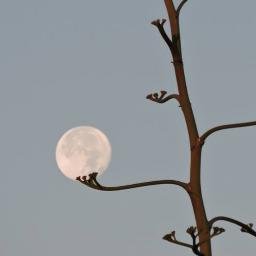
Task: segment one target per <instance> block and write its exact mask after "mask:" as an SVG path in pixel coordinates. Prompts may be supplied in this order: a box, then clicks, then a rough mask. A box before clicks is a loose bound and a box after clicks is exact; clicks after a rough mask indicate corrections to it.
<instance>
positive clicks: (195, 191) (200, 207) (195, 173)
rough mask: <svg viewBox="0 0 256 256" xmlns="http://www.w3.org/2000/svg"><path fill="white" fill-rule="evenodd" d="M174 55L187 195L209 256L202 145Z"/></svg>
mask: <svg viewBox="0 0 256 256" xmlns="http://www.w3.org/2000/svg"><path fill="white" fill-rule="evenodd" d="M176 54H177V56H176V55H175V56H173V59H174V61H173V62H174V68H175V74H176V79H177V85H178V90H179V95H180V104H181V108H182V111H183V114H184V118H185V121H186V126H187V131H188V135H189V141H190V149H191V150H190V152H191V159H190V182H189V195H190V200H191V203H192V207H193V211H194V215H195V220H196V226H197V230H198V232H199V243H201V242H203V241H204V243H202V244H201V245H200V252H201V253H202V254H203V255H204V256H211V255H212V253H211V241H210V240H209V237H210V228H209V224H208V220H207V216H206V212H205V208H204V202H203V197H202V191H201V153H202V144H201V143H200V140H199V135H198V130H197V125H196V121H195V117H194V113H193V110H192V107H191V104H190V100H189V95H188V92H187V86H186V79H185V73H184V67H183V63H182V59H180V60H179V61H178V57H181V56H179V55H178V54H179V53H178V52H177V53H176ZM176 58H177V59H176Z"/></svg>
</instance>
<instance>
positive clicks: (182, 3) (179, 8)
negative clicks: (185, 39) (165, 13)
mask: <svg viewBox="0 0 256 256" xmlns="http://www.w3.org/2000/svg"><path fill="white" fill-rule="evenodd" d="M187 1H188V0H183V1H182V2H181V3H180V4H179V6H178V8H177V16H179V15H180V11H181V9H182V7H183V6H184V4H185V3H186V2H187Z"/></svg>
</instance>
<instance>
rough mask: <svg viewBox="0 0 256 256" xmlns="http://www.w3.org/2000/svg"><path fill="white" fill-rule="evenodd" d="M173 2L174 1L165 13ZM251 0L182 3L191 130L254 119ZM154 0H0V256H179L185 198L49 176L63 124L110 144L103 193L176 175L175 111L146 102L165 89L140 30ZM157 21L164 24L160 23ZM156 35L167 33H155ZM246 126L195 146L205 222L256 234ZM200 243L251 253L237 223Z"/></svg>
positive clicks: (179, 138)
mask: <svg viewBox="0 0 256 256" xmlns="http://www.w3.org/2000/svg"><path fill="white" fill-rule="evenodd" d="M177 2H179V1H176V3H177ZM255 10H256V2H255V0H247V1H241V0H240V1H238V0H226V1H222V0H215V1H210V0H204V1H203V0H197V1H196V0H189V1H188V3H187V4H186V6H185V7H184V9H183V10H182V13H181V35H182V49H183V58H184V66H185V71H186V76H187V85H188V91H189V94H190V99H191V103H192V107H193V110H194V112H195V117H196V121H197V124H198V129H199V131H200V134H202V133H203V132H205V131H206V130H208V129H209V128H211V127H213V126H216V125H221V124H226V123H227V124H228V123H234V122H246V121H255V120H256V101H255V95H256V77H255V74H256V50H255V45H256V30H255V27H256V26H255V25H256V16H255ZM157 18H167V14H166V10H165V7H164V1H163V0H140V1H138V0H130V1H123V0H107V1H106V0H105V1H95V0H85V1H82V0H73V1H70V0H44V1H41V0H23V1H18V0H1V3H0V32H1V47H0V56H1V58H0V70H1V76H0V85H1V95H0V116H1V133H0V141H1V147H0V155H1V181H0V202H1V208H0V209H1V214H0V215H1V218H0V230H1V231H0V255H2V256H45V255H50V256H53V255H54V256H60V255H61V256H70V255H74V256H80V255H90V256H101V255H106V256H109V255H114V256H115V255H122V256H130V255H134V256H137V255H138V256H155V255H158V256H165V255H172V256H187V255H193V253H192V252H191V251H190V250H189V249H187V248H185V247H179V246H177V245H174V244H171V243H168V242H166V241H164V240H163V239H162V237H163V236H164V235H165V234H167V233H170V231H172V230H176V236H177V238H178V239H179V240H182V241H185V242H188V243H190V242H191V239H190V237H189V235H188V234H187V233H186V229H187V228H188V227H189V226H192V225H195V220H194V216H193V212H192V207H191V204H190V201H189V198H188V196H187V195H186V194H185V193H184V191H182V190H181V189H180V188H177V187H174V186H171V185H170V186H169V185H162V186H154V187H147V188H142V189H134V190H127V191H120V192H101V191H95V190H91V189H89V188H88V187H86V186H83V185H82V184H80V183H79V182H75V181H72V180H70V179H67V178H66V177H65V176H64V175H62V174H61V172H60V171H59V170H58V167H57V164H56V161H55V148H56V144H57V142H58V140H59V138H60V137H61V136H62V134H63V133H64V132H66V131H67V130H69V129H70V128H72V127H76V126H81V125H90V126H94V127H97V128H98V129H100V130H102V131H103V132H104V133H105V134H106V135H107V137H108V138H109V141H110V143H111V145H112V159H111V163H110V165H109V168H108V169H107V170H106V172H105V173H104V175H102V176H101V177H100V179H99V180H100V182H102V183H103V184H105V185H124V184H129V183H136V182H143V181H150V180H159V179H178V180H181V181H187V179H188V175H189V144H188V142H189V141H188V136H187V131H186V127H185V122H184V119H183V116H182V113H181V109H180V108H179V106H178V104H177V103H176V102H174V101H170V102H167V103H165V104H163V105H159V104H156V103H153V102H151V101H148V100H147V99H146V95H147V94H149V93H152V92H157V91H159V90H162V89H163V90H166V91H168V92H169V93H175V92H177V88H176V81H175V75H174V71H173V67H172V64H171V56H170V53H169V50H168V48H167V47H166V45H165V44H164V42H163V40H162V38H161V37H160V35H159V33H158V31H157V29H156V28H155V27H153V26H152V25H151V24H150V23H151V21H152V20H155V19H157ZM166 25H167V24H166ZM168 32H169V31H168ZM255 147H256V126H254V127H250V128H240V129H233V130H225V131H220V132H218V133H215V134H213V135H211V136H210V137H209V139H207V141H206V143H205V145H204V148H203V157H202V190H203V197H204V200H205V206H206V212H207V216H208V217H209V219H210V218H212V217H215V216H219V215H224V216H229V217H232V218H235V219H238V220H241V221H243V222H244V223H255V225H256V205H255V194H256V186H255V180H256V155H255V153H256V150H255ZM216 225H217V226H219V227H223V228H225V230H226V232H225V233H223V234H222V235H220V236H218V237H216V238H214V239H213V240H212V250H213V255H214V256H215V255H216V256H217V255H219V256H221V255H223V256H224V255H225V256H240V255H245V256H246V255H253V254H255V250H256V239H255V237H252V236H250V235H248V234H246V233H242V232H240V230H239V228H238V227H237V226H233V225H232V224H229V223H223V222H218V223H217V224H216Z"/></svg>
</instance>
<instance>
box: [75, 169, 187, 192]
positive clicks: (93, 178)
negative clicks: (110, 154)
mask: <svg viewBox="0 0 256 256" xmlns="http://www.w3.org/2000/svg"><path fill="white" fill-rule="evenodd" d="M77 180H78V181H80V182H81V183H83V184H84V185H86V186H89V187H91V188H94V189H97V190H102V191H117V190H125V189H132V188H140V187H147V186H154V185H168V184H171V185H176V186H179V187H181V188H183V189H184V190H185V191H188V188H187V184H186V183H184V182H181V181H177V180H157V181H148V182H141V183H135V184H129V185H123V186H114V187H107V186H103V185H101V184H100V183H99V182H98V181H97V173H92V174H90V175H89V179H86V176H84V177H77Z"/></svg>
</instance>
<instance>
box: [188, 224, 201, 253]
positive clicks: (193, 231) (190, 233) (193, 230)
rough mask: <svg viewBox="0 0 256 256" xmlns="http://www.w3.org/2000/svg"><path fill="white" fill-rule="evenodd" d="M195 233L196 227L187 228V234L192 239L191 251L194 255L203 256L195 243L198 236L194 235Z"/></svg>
mask: <svg viewBox="0 0 256 256" xmlns="http://www.w3.org/2000/svg"><path fill="white" fill-rule="evenodd" d="M196 232H197V228H196V227H193V226H191V227H189V228H188V229H187V233H188V234H189V235H190V236H191V238H192V242H193V245H192V251H193V253H194V254H195V255H198V256H204V255H203V254H202V253H201V252H200V251H199V244H197V243H196V238H197V236H198V234H197V233H196Z"/></svg>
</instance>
